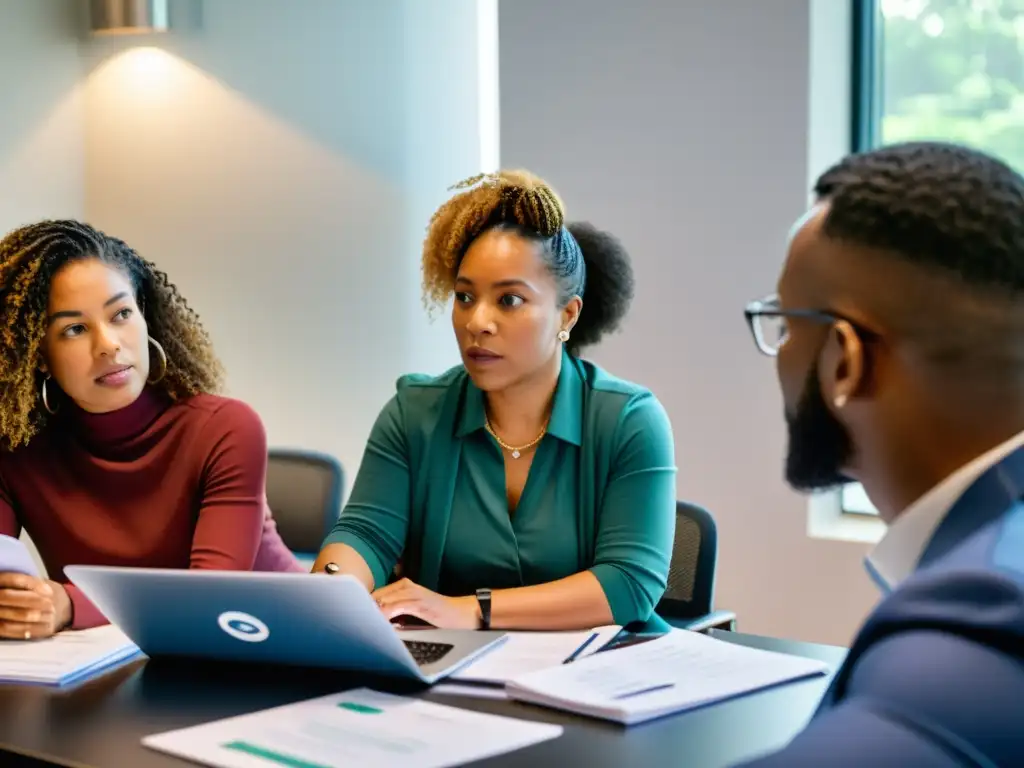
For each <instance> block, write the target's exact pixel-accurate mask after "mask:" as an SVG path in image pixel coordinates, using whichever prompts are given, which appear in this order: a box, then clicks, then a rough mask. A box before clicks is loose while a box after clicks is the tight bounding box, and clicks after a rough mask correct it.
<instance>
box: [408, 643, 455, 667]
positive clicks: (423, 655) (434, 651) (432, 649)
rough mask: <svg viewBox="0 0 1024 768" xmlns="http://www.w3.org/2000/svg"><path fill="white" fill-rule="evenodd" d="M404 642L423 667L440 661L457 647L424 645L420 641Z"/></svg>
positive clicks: (439, 644) (433, 644)
mask: <svg viewBox="0 0 1024 768" xmlns="http://www.w3.org/2000/svg"><path fill="white" fill-rule="evenodd" d="M402 642H404V643H405V647H406V648H408V649H409V653H411V654H412V657H413V659H415V660H416V663H417V664H419V665H420V666H421V667H422V666H424V665H425V664H433V663H434V662H435V661H440V660H441V659H443V658H444V657H445V655H446V654H447V653H448V651H450V650H451V649H452V648H454V647H455V646H454V645H451V644H450V643H424V642H420V641H418V640H403V641H402Z"/></svg>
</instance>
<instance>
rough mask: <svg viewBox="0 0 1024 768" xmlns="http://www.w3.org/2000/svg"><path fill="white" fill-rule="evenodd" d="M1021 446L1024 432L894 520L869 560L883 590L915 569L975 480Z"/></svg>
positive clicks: (957, 473)
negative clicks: (944, 520) (936, 530)
mask: <svg viewBox="0 0 1024 768" xmlns="http://www.w3.org/2000/svg"><path fill="white" fill-rule="evenodd" d="M1021 446H1024V432H1019V433H1018V434H1016V435H1014V436H1013V437H1011V438H1010V439H1009V440H1007V441H1006V442H1005V443H1001V444H999V445H997V446H996V447H995V448H993V449H992V450H990V451H987V452H986V453H983V454H982V455H981V456H979V457H978V458H976V459H975V460H974V461H972V462H970V463H969V464H965V465H964V466H963V467H961V468H960V469H958V470H957V471H956V472H954V473H953V474H951V475H950V476H949V477H947V478H946V479H945V480H943V481H942V482H941V483H939V484H938V485H936V486H935V487H934V488H932V489H931V490H930V491H928V492H927V493H926V494H925V495H924V496H922V497H921V498H919V499H918V500H917V501H915V502H914V503H913V504H911V505H910V506H909V507H907V508H906V509H905V510H904V511H903V514H901V515H899V516H898V517H897V518H896V519H895V520H893V522H892V524H891V525H890V526H889V530H888V531H886V533H885V536H884V537H883V538H882V540H881V541H880V542H878V545H877V546H876V547H875V548H874V549H873V550H872V551H871V554H870V555H868V557H867V561H866V565H867V568H868V571H869V572H870V573H871V575H872V577H873V578H874V579H875V581H876V582H878V584H879V586H880V587H881V588H882V589H883V590H886V591H889V590H892V589H894V588H895V587H896V586H897V585H898V584H899V583H900V582H901V581H903V580H904V579H905V578H907V577H908V576H910V574H912V573H913V572H914V569H915V568H917V563H918V561H919V560H920V559H921V555H923V554H924V550H925V547H927V546H928V542H929V541H931V538H932V534H934V533H935V529H936V528H938V527H939V523H941V522H942V521H943V519H945V517H946V515H947V514H949V511H950V510H951V509H952V508H953V505H954V504H956V502H957V501H958V500H959V499H960V497H961V496H963V494H964V493H965V492H966V491H967V489H968V488H970V487H971V485H972V484H973V483H974V481H975V480H977V479H978V478H979V477H981V476H982V475H983V474H985V472H986V471H987V470H988V469H989V468H990V467H992V466H994V465H996V464H998V463H999V462H1000V461H1002V460H1003V459H1004V458H1006V457H1007V456H1009V455H1010V454H1011V453H1013V452H1014V451H1015V450H1017V449H1018V448H1020V447H1021Z"/></svg>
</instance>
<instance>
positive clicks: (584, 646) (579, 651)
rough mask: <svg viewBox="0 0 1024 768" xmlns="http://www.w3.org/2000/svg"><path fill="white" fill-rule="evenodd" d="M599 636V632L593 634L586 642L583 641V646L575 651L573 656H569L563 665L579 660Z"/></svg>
mask: <svg viewBox="0 0 1024 768" xmlns="http://www.w3.org/2000/svg"><path fill="white" fill-rule="evenodd" d="M599 634H600V633H599V632H592V633H591V635H590V637H588V638H587V639H586V640H584V641H583V645H581V646H580V647H579V648H577V649H576V650H575V651H573V652H572V653H571V654H569V658H567V659H566V660H565V661H563V662H562V663H563V664H568V663H570V662H572V661H576V659H578V658H579V656H580V654H581V653H583V652H584V651H585V650H587V646H588V645H590V644H591V643H592V642H594V641H595V640H596V639H597V636H598V635H599Z"/></svg>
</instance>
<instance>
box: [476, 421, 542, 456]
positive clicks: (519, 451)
mask: <svg viewBox="0 0 1024 768" xmlns="http://www.w3.org/2000/svg"><path fill="white" fill-rule="evenodd" d="M484 427H485V428H486V429H487V432H488V433H489V434H490V436H491V437H493V438H494V439H495V440H497V441H498V445H500V446H501V447H502V448H504V449H505V450H506V451H508V452H509V453H511V454H512V458H513V459H518V458H519V457H520V456H522V455H523V451H525V450H526V449H528V448H533V446H535V445H536V444H537V443H539V442H540V441H541V440H542V439H543V438H544V435H546V434H547V432H548V425H547V424H545V425H544V428H543V429H542V430H541V431H540V434H539V435H537V436H536V437H535V438H533V440H531V441H530V442H528V443H526V445H520V446H515V445H509V444H508V443H506V442H505V441H504V440H502V439H501V438H500V437H498V433H497V432H495V431H494V428H493V427H492V426H491V420H490V419H489V418H487V417H486V416H485V417H484Z"/></svg>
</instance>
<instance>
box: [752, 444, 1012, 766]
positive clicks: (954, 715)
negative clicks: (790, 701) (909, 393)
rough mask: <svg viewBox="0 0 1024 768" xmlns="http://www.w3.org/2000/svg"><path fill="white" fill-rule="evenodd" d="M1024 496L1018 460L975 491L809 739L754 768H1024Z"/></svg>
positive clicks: (864, 633)
mask: <svg viewBox="0 0 1024 768" xmlns="http://www.w3.org/2000/svg"><path fill="white" fill-rule="evenodd" d="M1022 497H1024V449H1019V450H1017V451H1016V452H1014V453H1012V454H1010V455H1009V456H1008V457H1007V458H1005V459H1003V460H1002V461H1001V462H999V463H998V464H996V465H995V466H993V467H991V468H990V469H989V470H988V471H987V472H985V474H983V475H982V476H981V477H980V478H979V479H978V480H977V481H975V483H974V484H973V485H971V486H970V488H968V490H967V491H966V492H965V493H964V494H963V495H962V496H961V497H960V499H959V500H958V501H957V503H956V504H955V505H954V506H953V508H952V509H951V510H950V512H949V513H948V514H947V516H946V517H945V519H944V520H943V521H942V522H941V523H940V524H939V527H938V528H937V529H936V531H935V533H934V534H933V536H932V538H931V540H930V541H929V543H928V545H927V547H926V548H925V551H924V553H923V555H922V557H921V560H920V562H919V564H918V567H917V569H916V570H915V572H914V573H913V574H912V575H911V576H910V577H909V578H908V579H907V580H906V581H904V582H903V583H902V584H900V585H898V586H897V587H896V589H895V590H894V591H893V592H892V593H891V594H889V595H888V596H887V597H885V599H884V600H882V602H881V603H880V604H879V606H878V607H877V608H876V609H875V611H874V612H873V613H872V614H871V615H870V616H869V617H868V620H867V622H866V623H865V624H864V626H863V628H862V629H861V630H860V632H859V633H858V635H857V637H856V639H855V640H854V643H853V645H852V646H851V648H850V652H849V654H848V655H847V658H846V660H845V662H844V663H843V666H842V667H841V668H840V669H839V671H838V673H837V674H836V677H835V679H834V680H833V682H832V685H831V687H830V688H829V690H828V692H827V693H826V694H825V697H824V699H823V700H822V703H821V706H820V708H819V710H818V712H817V713H816V714H815V716H814V717H813V718H812V720H811V722H810V723H809V724H808V726H807V728H806V729H805V730H804V731H802V732H801V733H800V734H798V735H797V736H796V737H795V738H794V739H793V741H791V742H790V744H789V745H788V746H787V747H785V748H783V749H782V750H781V751H779V752H776V753H774V754H772V755H769V756H767V757H764V758H761V759H758V760H755V761H753V762H750V763H747V764H746V765H748V766H750V767H751V768H753V767H754V766H756V768H782V766H787V767H799V768H802V767H803V766H814V768H847V767H848V766H858V768H860V767H861V766H866V767H867V768H890V766H892V767H895V766H899V767H900V768H904V767H905V768H952V767H953V766H985V767H986V768H988V767H989V766H1024V500H1022ZM836 599H837V600H841V599H842V596H840V595H837V596H836Z"/></svg>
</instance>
